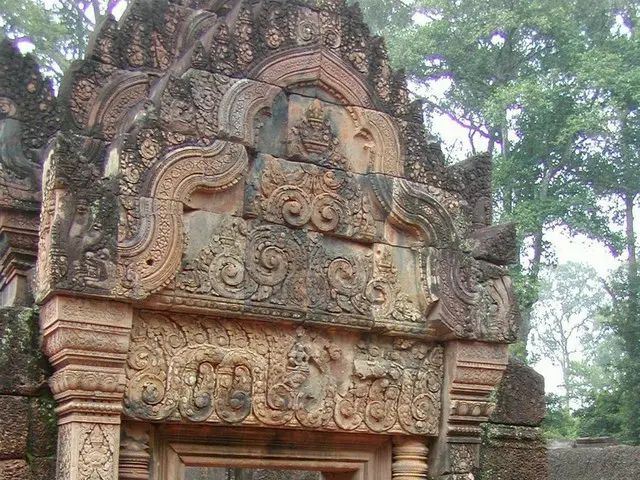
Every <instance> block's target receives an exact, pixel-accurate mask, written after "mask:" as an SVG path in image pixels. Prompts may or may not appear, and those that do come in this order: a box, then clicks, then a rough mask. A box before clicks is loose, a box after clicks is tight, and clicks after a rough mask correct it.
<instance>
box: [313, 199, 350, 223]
mask: <svg viewBox="0 0 640 480" xmlns="http://www.w3.org/2000/svg"><path fill="white" fill-rule="evenodd" d="M345 214H346V208H345V207H344V205H343V203H342V201H341V200H340V197H338V196H337V195H332V194H330V193H325V194H323V195H319V196H317V197H316V198H315V199H314V200H313V204H312V207H311V221H312V222H313V224H314V225H315V227H316V228H317V229H318V230H320V231H321V232H332V231H334V230H336V229H337V228H338V225H339V224H340V222H341V221H342V219H343V218H344V216H345Z"/></svg>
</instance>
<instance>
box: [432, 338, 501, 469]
mask: <svg viewBox="0 0 640 480" xmlns="http://www.w3.org/2000/svg"><path fill="white" fill-rule="evenodd" d="M508 357H509V354H508V346H507V345H505V344H492V343H484V342H473V341H455V342H449V343H447V345H446V347H445V382H444V385H445V386H444V387H443V390H444V392H446V394H445V397H444V401H443V409H442V412H443V418H442V426H443V427H442V430H443V433H444V434H443V435H441V436H440V437H439V438H438V442H437V444H436V447H435V455H434V462H433V463H432V464H431V465H430V474H431V475H432V476H433V477H437V478H442V479H447V480H450V479H455V480H459V479H465V480H467V479H468V480H472V479H473V474H472V472H473V470H474V468H475V467H476V466H477V465H478V462H479V452H480V451H479V446H480V442H481V436H482V428H481V424H482V423H483V422H486V421H488V419H489V415H491V413H492V412H493V409H494V408H495V406H494V402H493V401H492V399H491V393H492V392H493V390H494V388H495V387H496V386H497V385H498V383H499V382H500V380H501V379H502V375H503V373H504V371H505V369H506V366H507V362H508ZM440 476H442V477H440Z"/></svg>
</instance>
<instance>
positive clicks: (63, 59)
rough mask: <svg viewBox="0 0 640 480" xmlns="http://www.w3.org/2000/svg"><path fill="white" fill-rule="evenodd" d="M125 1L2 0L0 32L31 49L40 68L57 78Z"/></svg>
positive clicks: (83, 50)
mask: <svg viewBox="0 0 640 480" xmlns="http://www.w3.org/2000/svg"><path fill="white" fill-rule="evenodd" d="M124 3H125V0H91V1H89V0H87V1H80V2H73V1H68V0H55V1H53V2H44V1H43V0H3V2H2V5H1V6H0V29H1V30H2V34H3V35H4V36H6V37H8V38H10V39H12V40H14V41H15V42H16V43H18V44H27V45H30V46H31V47H32V48H33V53H34V55H35V56H36V58H37V59H38V62H39V63H40V66H41V67H42V68H43V71H45V72H47V73H49V74H53V75H56V76H57V77H60V76H61V75H62V74H63V73H64V72H65V71H66V69H67V68H68V67H69V65H70V64H71V61H73V60H75V59H77V58H81V57H82V55H84V52H85V50H86V48H87V45H88V42H89V36H90V34H91V32H92V31H93V29H94V27H95V25H96V24H98V23H99V22H101V21H102V20H103V19H104V18H105V17H106V16H107V15H109V14H111V13H112V12H113V11H114V10H115V9H116V8H117V7H118V6H120V5H121V4H124Z"/></svg>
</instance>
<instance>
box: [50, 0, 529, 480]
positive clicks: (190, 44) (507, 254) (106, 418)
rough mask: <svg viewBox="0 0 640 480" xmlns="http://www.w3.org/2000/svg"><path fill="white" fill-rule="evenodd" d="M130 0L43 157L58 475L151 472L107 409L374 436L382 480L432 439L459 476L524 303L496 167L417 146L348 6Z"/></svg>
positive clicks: (81, 67) (85, 71)
mask: <svg viewBox="0 0 640 480" xmlns="http://www.w3.org/2000/svg"><path fill="white" fill-rule="evenodd" d="M148 8H149V7H148V5H147V4H146V3H144V2H138V1H135V2H133V3H132V6H131V7H130V9H129V11H128V13H127V14H126V15H125V18H124V19H123V20H122V21H121V23H120V24H119V25H118V24H116V23H115V22H114V21H112V20H107V21H106V22H105V24H104V25H102V27H101V28H100V29H99V30H98V32H97V34H96V37H95V38H94V39H93V42H92V48H91V50H90V52H89V54H88V56H87V60H85V61H83V62H80V63H79V64H77V65H76V67H75V68H74V70H73V71H72V72H71V73H70V74H69V75H68V77H67V79H66V81H65V87H64V88H63V92H64V93H63V95H62V97H63V99H64V100H65V101H66V120H65V121H66V123H65V124H64V125H63V128H62V130H61V132H60V133H59V134H58V136H57V138H56V142H55V144H54V145H53V147H52V149H51V151H50V152H49V155H48V157H47V161H46V164H45V169H44V173H43V178H44V186H43V212H42V219H41V232H40V246H39V248H40V253H39V259H38V285H39V297H40V301H41V302H42V303H43V309H42V312H43V313H42V319H43V320H42V328H43V332H44V336H45V347H46V349H47V352H48V354H49V355H50V358H51V360H52V363H53V364H54V366H55V367H56V370H57V371H56V375H55V377H54V382H53V384H52V385H53V388H54V393H55V394H56V398H57V399H58V400H59V402H60V407H59V412H60V415H61V416H60V424H61V430H60V432H61V433H60V453H59V471H58V478H64V479H66V478H92V476H91V475H93V474H94V473H96V472H97V473H98V474H99V475H100V476H101V478H117V476H118V473H117V472H118V463H120V478H147V477H148V476H149V471H148V461H149V460H148V455H147V454H146V453H144V452H146V451H147V449H148V447H149V445H148V443H149V442H148V441H146V440H144V438H145V437H144V435H142V437H140V438H143V440H139V438H138V437H136V436H135V435H133V436H132V437H131V438H132V439H133V440H132V439H131V438H130V439H129V440H127V441H126V442H124V443H123V444H122V458H121V459H120V462H118V445H119V435H120V424H121V419H122V418H125V419H127V422H129V423H131V422H134V421H135V422H150V423H158V422H163V423H180V422H190V423H192V422H196V423H202V424H209V425H223V426H241V425H244V426H246V427H247V428H248V427H251V428H254V427H266V428H269V429H274V428H275V429H287V430H307V431H315V432H341V433H344V434H352V435H357V434H359V433H360V434H363V435H365V434H366V435H372V434H373V435H389V436H390V438H391V436H393V437H394V438H396V440H394V442H395V445H396V446H395V447H394V458H396V460H395V463H394V468H393V472H394V473H393V475H394V478H397V479H403V478H426V477H425V476H424V475H426V470H427V461H426V454H427V444H429V445H430V446H432V447H433V448H434V449H435V450H434V452H435V453H434V455H435V457H436V459H435V460H434V461H432V462H430V468H431V470H432V474H433V475H439V476H444V475H453V476H454V477H452V478H457V477H455V476H456V475H463V476H462V477H460V478H468V477H464V475H467V474H471V473H470V472H471V471H472V470H473V465H474V462H475V458H473V457H474V455H476V450H477V449H476V447H475V445H476V444H477V442H478V441H479V433H480V430H479V424H480V423H481V422H482V421H483V420H485V419H486V418H487V416H488V415H489V413H490V409H491V404H490V401H489V394H490V392H491V390H492V388H493V387H494V386H495V384H496V383H497V382H498V381H499V379H500V374H501V371H502V370H503V369H504V367H505V365H506V360H507V358H506V345H507V343H508V342H509V341H512V340H514V338H515V333H516V328H517V318H518V317H517V306H516V305H515V302H514V297H513V292H512V287H511V282H510V278H509V275H508V272H507V270H506V267H505V265H506V264H508V263H509V261H510V260H512V257H513V252H514V250H513V248H512V247H513V243H514V232H513V227H512V226H498V227H494V226H491V225H490V201H489V198H490V160H489V159H488V158H485V157H479V158H476V159H471V160H469V161H468V162H466V163H464V164H460V165H456V166H453V167H450V168H447V167H446V166H445V165H444V163H443V162H442V160H441V159H440V158H439V157H437V155H436V156H435V157H434V156H433V154H432V153H430V152H432V150H430V147H429V145H428V143H427V141H426V135H425V133H424V132H423V127H422V124H421V118H419V117H418V118H416V116H415V115H412V112H415V111H416V108H415V107H414V106H413V105H412V104H410V103H409V102H408V97H407V91H406V87H405V85H404V80H403V79H402V78H400V77H398V76H397V75H394V74H393V73H392V72H391V69H390V68H389V64H388V61H387V60H386V53H385V51H384V46H383V44H382V43H381V41H380V40H379V39H377V38H374V37H371V36H370V35H369V33H368V31H367V29H366V27H365V26H364V24H363V23H362V20H361V19H360V18H359V16H358V13H357V10H354V9H353V8H352V7H347V6H345V5H344V4H343V3H342V2H339V1H321V2H300V3H297V2H276V1H264V2H248V1H247V2H213V4H202V5H191V6H183V5H179V4H173V3H170V4H167V5H163V6H159V7H158V8H157V9H156V10H147V9H148ZM147 14H148V15H149V17H148V18H147V17H146V16H145V15H147ZM96 352H99V355H98V356H96ZM82 372H85V373H86V374H87V375H88V374H91V375H94V376H95V375H97V377H95V378H96V379H97V381H95V382H93V383H91V382H88V381H83V373H82ZM107 387H108V388H107ZM132 428H133V427H132ZM203 428H204V427H203ZM123 432H125V431H123ZM125 433H126V432H125ZM125 436H126V435H125ZM405 437H406V438H405ZM136 445H137V446H136ZM421 445H422V446H421ZM93 451H100V452H101V454H104V455H103V456H102V457H100V458H102V460H97V458H98V457H97V456H94V457H91V452H93ZM141 452H143V453H144V454H141ZM145 455H146V456H145ZM152 455H153V452H152ZM469 455H470V456H469ZM86 458H94V459H93V460H91V462H93V463H92V464H91V465H84V464H83V462H85V460H86ZM123 472H124V473H123ZM136 475H137V476H136Z"/></svg>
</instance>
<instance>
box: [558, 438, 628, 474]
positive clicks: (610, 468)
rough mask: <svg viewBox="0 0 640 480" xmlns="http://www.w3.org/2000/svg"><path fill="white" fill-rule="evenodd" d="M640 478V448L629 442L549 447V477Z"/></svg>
mask: <svg viewBox="0 0 640 480" xmlns="http://www.w3.org/2000/svg"><path fill="white" fill-rule="evenodd" d="M632 478H634V479H635V478H640V448H638V447H630V446H627V445H618V446H613V447H604V448H597V447H590V448H558V449H551V450H549V480H602V479H606V480H630V479H632Z"/></svg>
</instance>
